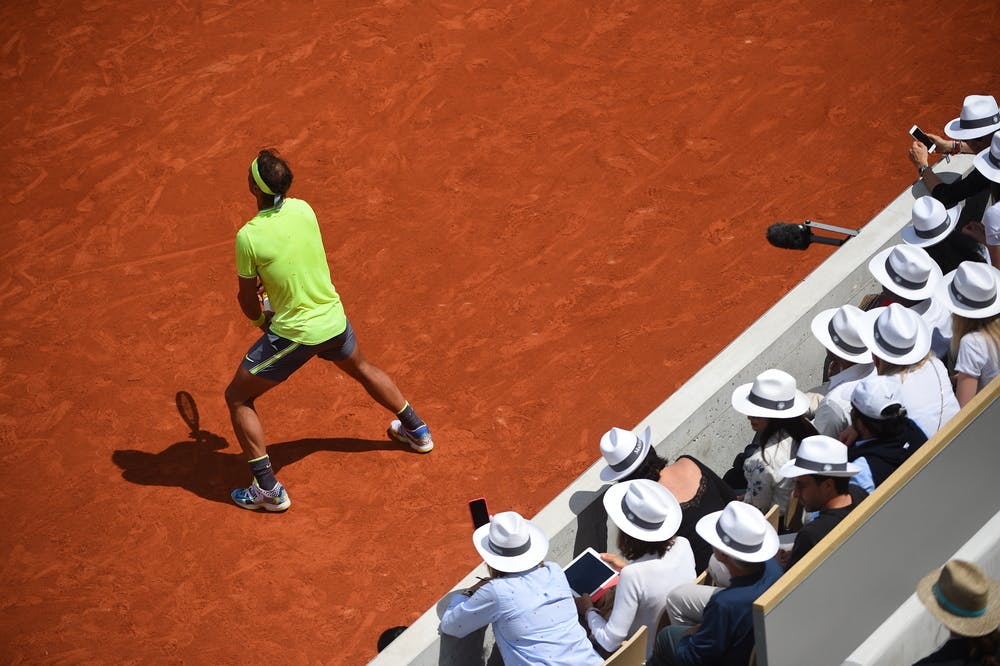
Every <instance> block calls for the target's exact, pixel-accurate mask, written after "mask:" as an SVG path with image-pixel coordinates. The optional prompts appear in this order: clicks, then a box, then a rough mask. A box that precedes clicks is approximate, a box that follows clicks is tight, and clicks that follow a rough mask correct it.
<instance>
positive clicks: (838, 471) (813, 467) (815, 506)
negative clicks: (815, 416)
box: [781, 435, 868, 569]
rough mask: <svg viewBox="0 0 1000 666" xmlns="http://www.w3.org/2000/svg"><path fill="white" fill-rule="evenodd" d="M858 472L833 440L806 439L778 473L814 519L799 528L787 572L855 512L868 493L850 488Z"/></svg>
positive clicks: (839, 445) (816, 437)
mask: <svg viewBox="0 0 1000 666" xmlns="http://www.w3.org/2000/svg"><path fill="white" fill-rule="evenodd" d="M860 471H861V468H860V467H858V466H857V465H856V464H854V463H851V462H848V461H847V447H846V446H844V445H843V444H841V443H840V442H839V441H837V440H836V439H834V438H832V437H826V436H824V435H817V436H815V437H806V438H805V439H803V440H802V443H801V444H800V445H799V451H798V454H797V455H796V456H795V457H794V458H793V459H792V460H789V461H788V462H787V463H786V464H785V466H784V467H783V468H782V469H781V473H782V474H784V476H785V478H790V479H794V482H793V488H794V489H793V490H792V492H793V493H794V494H795V496H796V497H798V498H799V503H800V504H801V505H802V507H803V508H804V509H805V510H806V511H808V512H810V513H812V512H816V511H818V512H819V515H817V516H816V517H815V518H813V519H812V520H811V521H809V522H808V523H806V524H805V525H803V526H802V529H800V530H799V532H798V534H796V536H795V544H794V545H793V546H792V550H791V552H790V553H789V554H788V556H787V559H786V560H785V562H784V564H785V569H790V568H791V567H792V566H794V565H795V563H796V562H798V561H799V560H801V559H802V556H803V555H805V554H806V553H808V552H809V550H810V549H811V548H812V547H813V546H815V545H816V544H817V543H819V541H820V540H821V539H822V538H823V537H825V536H826V535H827V534H829V533H830V530H832V529H833V528H834V527H836V526H837V524H838V523H840V521H841V520H843V519H844V517H845V516H847V514H849V513H850V512H851V511H853V510H854V507H856V506H857V505H858V504H860V503H861V501H862V500H864V498H866V497H868V493H867V492H866V491H865V490H863V489H862V488H860V487H858V486H856V485H852V484H851V483H850V478H851V477H852V476H854V475H855V474H857V473H858V472H860Z"/></svg>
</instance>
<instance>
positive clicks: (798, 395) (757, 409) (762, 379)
mask: <svg viewBox="0 0 1000 666" xmlns="http://www.w3.org/2000/svg"><path fill="white" fill-rule="evenodd" d="M732 405H733V409H735V410H736V411H738V412H739V413H740V414H745V415H746V416H760V417H764V418H769V419H790V418H794V417H796V416H802V415H803V414H805V413H806V412H807V411H809V398H807V397H806V394H805V393H803V392H802V391H800V390H798V389H797V388H796V387H795V377H792V376H791V375H790V374H788V373H787V372H785V371H784V370H775V369H773V368H772V369H770V370H765V371H764V372H762V373H760V374H759V375H757V378H756V379H754V380H753V382H751V383H750V384H743V385H742V386H738V387H736V390H735V391H733V397H732Z"/></svg>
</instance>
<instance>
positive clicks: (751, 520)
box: [694, 500, 778, 562]
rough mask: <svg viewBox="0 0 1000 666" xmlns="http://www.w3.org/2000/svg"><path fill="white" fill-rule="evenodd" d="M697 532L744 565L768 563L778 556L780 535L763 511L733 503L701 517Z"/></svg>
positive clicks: (736, 501)
mask: <svg viewBox="0 0 1000 666" xmlns="http://www.w3.org/2000/svg"><path fill="white" fill-rule="evenodd" d="M694 529H695V532H697V533H698V536H700V537H701V538H702V539H704V540H705V541H707V542H708V545H710V546H711V547H712V548H716V549H718V550H721V551H722V552H723V553H725V554H727V555H729V556H730V557H734V558H736V559H737V560H740V561H742V562H766V561H767V560H769V559H771V558H772V557H774V555H775V554H776V553H777V552H778V533H777V532H776V531H775V529H774V528H773V527H771V523H769V522H767V519H766V518H764V514H762V513H761V512H760V509H758V508H757V507H755V506H753V505H752V504H746V503H744V502H740V501H739V500H734V501H732V502H730V503H729V504H727V505H726V508H724V509H723V510H722V511H715V512H713V513H710V514H708V515H705V516H702V517H701V519H700V520H699V521H698V522H697V524H695V526H694Z"/></svg>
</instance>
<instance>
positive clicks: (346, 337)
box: [226, 150, 434, 511]
mask: <svg viewBox="0 0 1000 666" xmlns="http://www.w3.org/2000/svg"><path fill="white" fill-rule="evenodd" d="M247 180H248V182H249V186H250V193H251V194H252V195H253V196H254V198H255V199H256V200H257V209H258V212H257V215H256V216H254V218H253V219H252V220H250V221H249V222H247V223H246V224H244V225H243V227H242V228H241V229H240V230H239V231H238V232H237V233H236V272H237V275H238V276H239V293H238V295H237V299H238V301H239V304H240V309H241V310H243V314H244V315H245V316H246V317H247V318H248V319H249V320H250V321H251V322H252V323H253V325H254V326H257V327H259V328H260V329H261V330H262V331H263V335H261V336H260V339H258V340H257V342H255V343H254V344H253V346H252V347H250V350H249V351H248V352H247V353H246V356H244V357H243V361H242V362H241V363H240V366H239V368H237V370H236V375H235V376H234V377H233V380H232V381H231V382H230V383H229V386H228V387H227V388H226V403H227V405H228V406H229V415H230V417H231V418H232V421H233V430H234V431H235V432H236V438H237V439H238V440H239V442H240V446H241V447H242V448H243V452H244V453H245V454H246V455H247V456H249V462H250V471H251V472H252V473H253V482H252V483H251V484H250V486H249V487H247V488H239V489H237V490H234V491H233V492H232V498H233V501H234V502H235V503H236V504H237V505H238V506H241V507H243V508H244V509H252V510H258V509H266V510H267V511H284V510H285V509H287V508H288V507H289V506H291V504H292V501H291V500H290V499H289V497H288V492H287V491H286V490H285V487H284V486H283V485H282V484H281V483H280V482H278V480H277V479H276V478H275V476H274V470H273V469H272V468H271V461H270V459H269V458H268V456H267V451H266V450H265V439H264V429H263V426H262V425H261V422H260V417H259V416H258V415H257V411H256V410H255V409H254V400H255V399H256V398H257V397H259V396H261V395H263V394H264V393H266V392H267V391H268V390H270V389H272V388H274V387H275V386H277V385H278V384H280V383H281V382H283V381H285V380H286V379H288V377H289V376H290V375H291V374H292V373H293V372H295V371H296V370H298V369H299V368H301V367H302V366H303V365H304V364H305V362H306V361H308V360H309V359H311V358H312V357H313V356H319V357H320V358H322V359H324V360H326V361H333V362H334V363H335V364H336V365H337V367H339V368H340V369H341V370H343V371H344V372H346V373H347V374H348V375H350V376H351V377H353V378H354V379H356V380H357V381H358V382H360V383H361V385H362V386H364V387H365V390H366V391H368V394H369V395H370V396H371V397H372V398H374V399H375V401H376V402H378V403H379V404H380V405H382V406H383V407H385V408H386V409H389V410H391V411H392V412H393V413H394V414H395V415H396V419H395V420H393V421H392V422H391V423H390V425H389V429H388V431H387V432H388V435H389V436H390V437H392V438H393V439H396V440H398V441H400V442H402V443H404V444H408V445H409V446H410V448H412V449H413V450H414V451H417V452H419V453H428V452H430V450H431V449H433V448H434V442H433V440H432V439H431V433H430V430H429V429H428V428H427V424H425V423H424V422H423V421H422V420H421V419H420V417H419V416H417V414H416V412H414V411H413V408H412V407H411V406H410V404H409V403H408V402H407V401H406V399H405V398H404V397H403V394H402V393H401V392H400V390H399V389H398V388H397V387H396V384H395V383H394V382H393V381H392V379H391V378H390V377H389V375H387V374H386V373H385V372H383V371H382V370H380V369H379V368H377V367H376V366H375V365H373V364H372V363H370V362H369V361H368V360H367V359H365V357H364V356H363V355H362V354H361V350H360V349H359V348H358V344H357V341H356V339H355V337H354V330H353V329H352V328H351V323H350V322H349V321H348V320H347V316H346V315H345V314H344V307H343V305H342V304H341V302H340V297H339V296H338V295H337V290H336V289H335V288H334V286H333V283H332V282H331V280H330V268H329V266H328V265H327V261H326V251H325V250H324V248H323V238H322V236H321V234H320V230H319V223H318V222H317V220H316V214H315V213H313V210H312V208H310V207H309V204H307V203H306V202H305V201H302V200H300V199H290V198H287V197H286V194H287V192H288V189H289V188H290V187H291V185H292V171H291V169H290V168H289V167H288V164H287V163H286V162H285V161H284V160H283V159H281V158H280V157H279V156H278V154H277V153H276V152H275V151H273V150H262V151H260V153H259V154H258V155H257V157H256V158H255V159H254V160H253V162H252V163H251V164H250V171H249V174H248V175H247ZM259 286H261V287H262V288H263V289H264V290H266V292H267V296H268V300H269V302H270V306H271V309H273V312H272V311H270V310H268V311H265V309H264V308H263V304H262V301H261V299H260V297H259V291H258V287H259Z"/></svg>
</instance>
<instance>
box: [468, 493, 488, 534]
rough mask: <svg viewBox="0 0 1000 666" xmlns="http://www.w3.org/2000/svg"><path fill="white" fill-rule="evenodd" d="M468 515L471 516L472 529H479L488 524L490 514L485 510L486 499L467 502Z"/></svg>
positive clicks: (479, 498) (478, 498) (480, 498)
mask: <svg viewBox="0 0 1000 666" xmlns="http://www.w3.org/2000/svg"><path fill="white" fill-rule="evenodd" d="M469 513H470V514H471V515H472V526H473V528H474V529H479V528H480V527H482V526H483V525H486V524H487V523H489V522H490V512H489V509H487V508H486V498H484V497H477V498H476V499H473V500H469Z"/></svg>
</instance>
